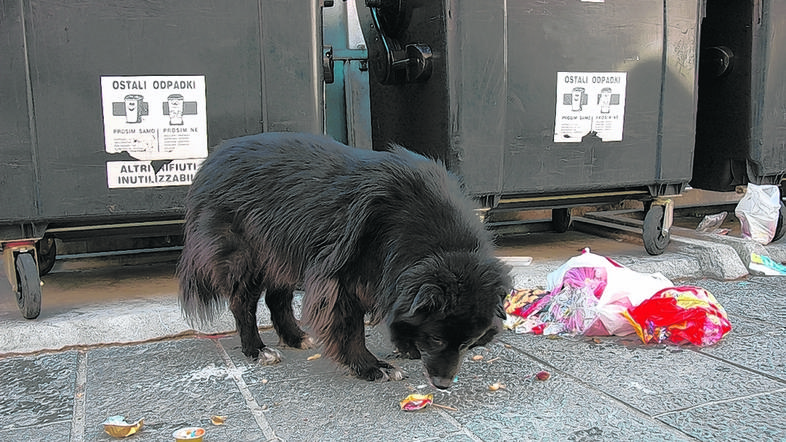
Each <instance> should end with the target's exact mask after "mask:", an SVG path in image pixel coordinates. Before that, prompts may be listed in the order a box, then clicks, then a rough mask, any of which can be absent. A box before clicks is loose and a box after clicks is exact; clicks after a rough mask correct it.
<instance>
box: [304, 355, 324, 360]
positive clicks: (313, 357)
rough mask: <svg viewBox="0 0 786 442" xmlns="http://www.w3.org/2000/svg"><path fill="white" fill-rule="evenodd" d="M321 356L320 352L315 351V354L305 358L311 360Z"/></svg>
mask: <svg viewBox="0 0 786 442" xmlns="http://www.w3.org/2000/svg"><path fill="white" fill-rule="evenodd" d="M321 357H322V354H321V353H317V354H314V355H311V356H309V357H308V358H306V360H309V361H313V360H316V359H319V358H321Z"/></svg>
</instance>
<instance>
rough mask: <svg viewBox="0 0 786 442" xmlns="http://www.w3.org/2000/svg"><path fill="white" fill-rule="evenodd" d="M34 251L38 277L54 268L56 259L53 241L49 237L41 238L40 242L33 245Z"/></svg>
mask: <svg viewBox="0 0 786 442" xmlns="http://www.w3.org/2000/svg"><path fill="white" fill-rule="evenodd" d="M35 251H36V255H38V276H44V275H46V274H47V273H49V271H50V270H52V267H54V266H55V258H56V257H57V246H55V239H54V238H52V237H51V236H45V237H43V238H41V241H38V242H37V243H35Z"/></svg>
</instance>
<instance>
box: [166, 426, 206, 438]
mask: <svg viewBox="0 0 786 442" xmlns="http://www.w3.org/2000/svg"><path fill="white" fill-rule="evenodd" d="M172 437H174V438H175V440H176V441H187V442H202V438H204V437H205V429H204V428H200V427H187V428H181V429H179V430H176V431H175V432H174V433H172Z"/></svg>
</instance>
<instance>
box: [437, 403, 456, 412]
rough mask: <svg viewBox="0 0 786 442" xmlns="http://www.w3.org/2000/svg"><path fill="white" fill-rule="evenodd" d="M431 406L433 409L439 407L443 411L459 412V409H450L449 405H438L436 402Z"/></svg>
mask: <svg viewBox="0 0 786 442" xmlns="http://www.w3.org/2000/svg"><path fill="white" fill-rule="evenodd" d="M431 406H432V407H437V408H442V409H443V410H450V411H458V408H453V407H450V406H448V405H442V404H438V403H436V402H432V403H431Z"/></svg>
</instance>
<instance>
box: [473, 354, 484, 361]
mask: <svg viewBox="0 0 786 442" xmlns="http://www.w3.org/2000/svg"><path fill="white" fill-rule="evenodd" d="M472 360H473V361H482V360H483V355H475V356H472Z"/></svg>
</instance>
